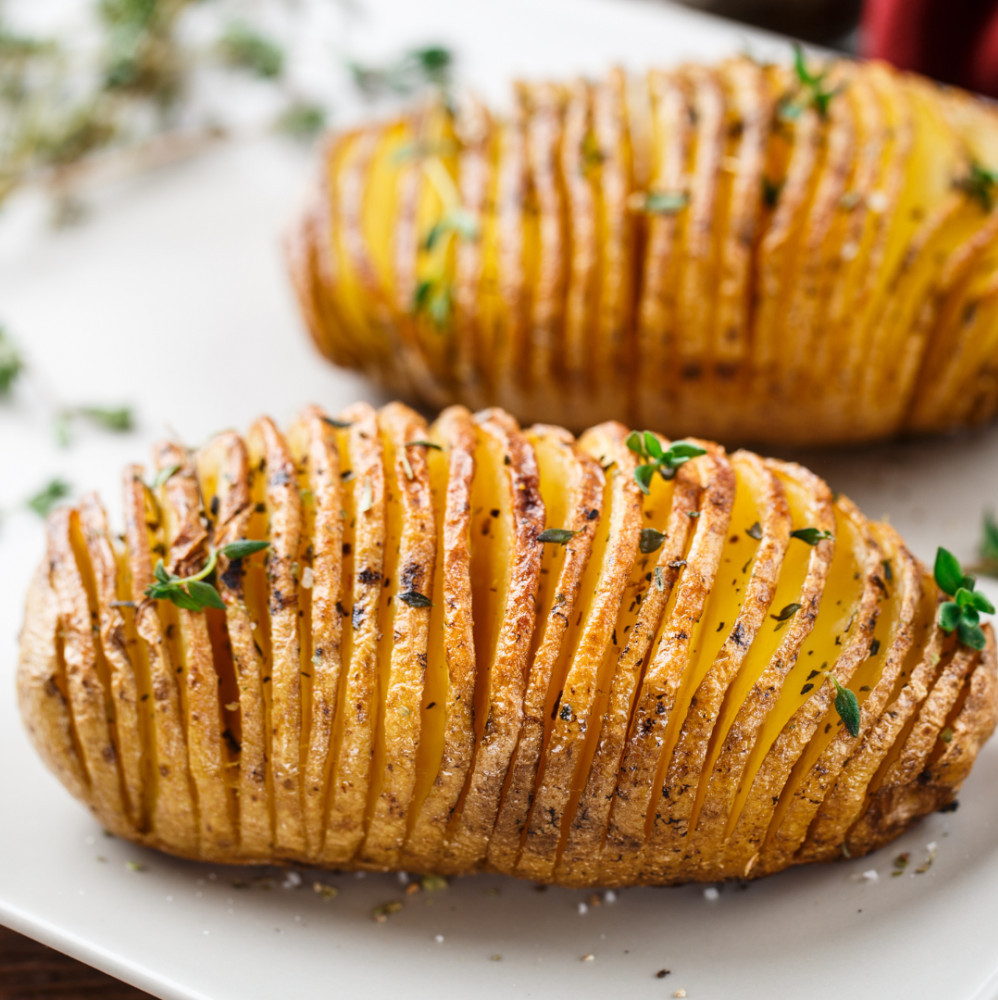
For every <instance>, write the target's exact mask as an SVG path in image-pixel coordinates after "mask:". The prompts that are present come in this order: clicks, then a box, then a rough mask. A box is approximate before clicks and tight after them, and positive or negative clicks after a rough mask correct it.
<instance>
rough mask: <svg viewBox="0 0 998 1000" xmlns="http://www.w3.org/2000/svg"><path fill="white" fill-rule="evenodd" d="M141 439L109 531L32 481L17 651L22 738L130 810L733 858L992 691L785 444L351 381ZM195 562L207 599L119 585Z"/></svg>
mask: <svg viewBox="0 0 998 1000" xmlns="http://www.w3.org/2000/svg"><path fill="white" fill-rule="evenodd" d="M701 445H702V448H701V447H700V446H701ZM635 447H637V448H638V450H639V451H643V452H645V455H644V457H643V458H642V456H640V455H639V454H637V453H636V452H635V450H634V448H635ZM663 448H664V449H665V450H664V452H663V450H662V449H663ZM701 450H702V452H703V453H702V454H698V455H696V457H692V458H688V460H686V461H685V462H683V461H682V459H683V458H684V457H687V456H689V455H691V453H692V454H695V453H698V452H700V451H701ZM658 456H664V457H661V458H660V457H658ZM670 456H675V458H674V461H673V462H672V463H671V464H670V462H669V458H670ZM649 465H650V466H656V467H658V468H661V470H662V472H663V475H659V474H658V473H657V472H655V471H654V470H653V474H652V475H651V477H650V480H649V476H648V475H647V473H646V472H643V471H642V466H649ZM156 468H157V469H158V470H159V471H158V474H156V475H155V480H154V485H153V486H152V487H150V486H149V485H147V483H146V481H145V475H144V473H143V470H142V469H141V468H140V467H137V466H135V467H131V468H129V469H127V470H126V472H125V476H124V512H125V531H124V534H123V535H120V536H119V535H117V534H114V533H113V532H112V530H111V528H109V526H108V523H107V519H106V516H105V513H104V510H103V508H102V506H101V504H100V502H99V501H98V500H97V499H96V498H95V497H89V498H87V499H85V500H84V501H83V502H82V503H81V504H80V505H79V506H78V507H76V508H74V509H63V510H60V511H58V512H57V513H55V514H54V515H53V516H52V517H51V519H50V521H49V523H48V552H47V556H46V558H45V561H44V562H43V564H42V566H41V567H40V569H39V571H38V575H37V577H36V579H35V581H34V583H33V585H32V588H31V591H30V596H29V599H28V607H27V617H26V621H25V626H24V632H23V639H22V648H21V661H20V670H19V678H18V683H19V691H20V700H21V707H22V711H23V715H24V719H25V721H26V723H27V726H28V729H29V731H30V733H31V736H32V738H33V740H34V742H35V744H36V745H37V748H38V750H39V752H40V753H41V755H42V756H43V757H44V758H45V760H46V761H47V763H48V764H49V766H50V767H51V768H52V769H53V770H54V771H55V772H56V774H57V775H58V776H59V777H60V778H61V779H62V781H63V782H64V784H65V785H66V786H67V787H68V788H69V789H70V791H72V792H73V793H74V794H75V795H76V796H77V797H78V798H80V799H82V800H83V801H84V802H85V803H87V805H89V806H90V808H91V809H92V810H93V811H94V813H95V814H96V816H97V817H98V819H99V820H100V822H101V823H103V824H104V825H105V826H106V827H107V828H108V829H109V830H111V831H113V832H114V833H116V834H118V835H120V836H122V837H126V838H129V839H131V840H134V841H137V842H139V843H142V844H148V845H150V846H154V847H158V848H162V849H163V850H166V851H170V852H172V853H175V854H179V855H183V856H187V857H191V858H203V859H210V860H212V861H222V862H271V861H281V862H297V863H304V864H314V865H323V866H328V867H335V868H351V867H353V868H371V869H386V868H406V869H411V870H418V871H427V872H438V873H458V872H469V871H475V870H482V869H485V870H492V871H499V872H506V873H510V874H513V875H519V876H524V877H529V878H532V879H537V880H539V881H542V882H548V881H551V882H558V883H562V884H566V885H596V884H601V885H626V884H631V883H672V882H683V881H689V880H714V879H722V878H729V877H736V876H737V877H755V876H758V875H761V874H764V873H768V872H773V871H776V870H778V869H782V868H785V867H787V866H788V865H792V864H797V863H800V862H806V861H819V860H826V859H831V858H835V857H838V856H840V855H841V854H842V853H843V852H845V851H848V852H849V853H851V854H853V855H855V854H859V853H863V852H866V851H869V850H871V849H873V848H874V847H876V846H878V845H880V844H883V843H884V842H886V841H888V840H890V839H891V838H892V837H895V836H896V835H897V834H899V833H900V832H901V831H902V830H904V829H905V828H906V827H907V826H908V825H909V824H910V823H912V822H913V821H914V820H916V819H917V818H919V817H921V816H923V815H925V814H927V813H929V812H931V811H933V810H935V809H938V808H940V807H943V806H945V805H947V804H949V803H950V802H951V801H952V800H953V797H954V795H955V794H956V791H957V789H958V788H959V786H960V783H961V782H962V781H963V779H964V778H965V777H966V775H967V773H968V771H969V769H970V767H971V764H972V763H973V761H974V758H975V756H976V754H977V752H978V750H979V748H980V746H981V744H982V743H983V741H984V740H985V739H986V738H987V737H988V735H989V734H990V733H991V731H992V729H993V727H994V725H995V718H996V713H998V701H996V683H995V670H996V662H995V644H994V637H993V635H992V632H991V629H990V627H989V626H988V627H985V631H984V636H983V637H981V638H980V643H979V644H981V645H982V646H983V649H982V650H981V651H976V650H975V649H972V648H970V647H969V646H965V645H962V644H960V643H958V642H957V641H956V638H955V635H953V634H945V633H944V632H943V631H941V629H940V627H939V626H938V625H937V624H936V617H937V607H938V605H939V601H940V593H939V590H938V588H937V586H936V584H935V582H934V580H933V578H932V576H930V575H928V574H927V573H926V571H925V569H924V568H923V567H922V566H921V565H920V564H919V563H918V562H917V561H916V560H915V559H914V558H913V557H912V555H911V554H910V553H909V551H908V550H907V549H906V548H905V546H904V543H903V542H902V541H901V540H900V539H899V538H898V536H897V535H896V534H895V533H894V531H893V530H892V529H891V528H890V527H889V526H888V525H885V524H877V523H871V522H869V521H867V520H866V518H864V517H863V515H862V514H860V512H859V511H858V510H857V509H856V508H855V507H854V506H853V504H852V503H850V502H849V501H848V500H847V499H845V498H844V497H835V496H834V495H833V494H832V493H831V492H830V491H829V489H828V487H827V486H826V485H825V484H824V483H823V482H822V481H821V480H819V479H817V478H816V477H815V476H814V475H812V474H811V473H809V472H807V471H806V470H804V469H802V468H801V467H799V466H797V465H792V464H787V463H783V462H777V461H772V460H766V459H762V458H759V457H758V456H757V455H754V454H751V453H749V452H736V453H734V454H727V453H726V452H725V451H724V450H722V449H721V448H719V447H717V446H715V445H712V444H709V443H703V442H700V443H699V444H697V445H696V446H693V445H690V444H689V443H680V444H679V445H678V446H677V447H675V448H671V449H670V448H669V447H668V442H665V443H664V444H663V443H661V442H660V439H658V438H654V437H653V436H652V435H645V436H643V437H639V438H637V441H636V439H635V438H634V437H631V438H630V439H628V435H627V432H626V431H625V430H624V428H622V427H621V426H620V425H619V424H615V423H608V424H603V425H601V426H598V427H594V428H592V429H590V430H588V431H586V432H585V433H584V434H583V435H582V436H581V437H580V438H579V439H578V440H576V439H574V438H573V437H572V436H571V435H570V434H569V433H568V432H566V431H564V430H562V429H560V428H557V427H552V426H537V427H533V428H531V429H529V430H521V429H520V428H519V427H518V426H517V424H516V423H515V422H514V421H513V419H512V418H511V417H509V416H508V415H507V414H506V413H504V412H502V411H501V410H487V411H485V412H483V413H479V414H477V415H475V416H472V415H471V414H470V413H469V412H468V411H466V410H464V409H462V408H458V407H454V408H451V409H449V410H446V411H445V412H444V413H443V414H442V415H441V416H440V417H439V418H438V419H437V420H436V422H434V423H433V424H432V425H431V426H429V427H427V425H426V424H425V422H424V421H423V420H422V418H421V417H419V416H418V415H417V414H415V413H414V412H412V411H411V410H409V409H407V408H405V407H404V406H401V405H400V404H391V405H389V406H386V407H385V408H384V409H382V410H380V411H375V410H373V409H372V408H371V407H369V406H367V405H366V404H358V405H356V406H354V407H352V408H351V409H349V410H348V411H346V412H345V413H343V414H341V415H340V418H339V419H338V420H331V419H329V418H328V417H325V416H324V415H323V414H322V413H321V412H320V411H319V410H318V409H310V410H307V411H306V412H305V413H304V414H303V415H302V417H301V418H300V419H299V420H298V421H297V422H296V423H295V424H293V425H292V426H291V427H290V429H289V430H288V431H287V432H286V433H285V434H283V435H282V434H281V433H280V432H279V431H278V430H277V428H276V427H275V426H274V424H273V423H271V422H270V421H269V420H266V419H264V420H260V421H259V422H258V423H257V424H255V425H254V426H253V428H252V429H251V430H250V433H249V434H248V435H247V436H246V437H245V438H241V437H239V436H238V435H236V434H235V433H231V432H230V433H225V434H222V435H220V436H218V437H216V438H215V439H214V440H212V441H211V442H210V443H209V444H208V445H206V446H205V447H204V448H202V449H201V450H200V451H198V452H196V453H193V454H189V453H188V452H187V451H186V450H184V449H181V448H179V447H177V446H176V445H173V444H164V445H162V446H160V447H159V448H158V449H157V451H156ZM667 477H671V478H667ZM645 485H646V486H647V489H648V493H647V494H646V493H645V492H643V486H645ZM252 540H257V541H258V545H257V546H253V545H247V543H248V542H250V541H252ZM262 543H269V545H267V547H266V548H262V547H261V546H262ZM233 546H235V548H233ZM253 548H259V549H260V551H256V552H250V551H249V550H250V549H253ZM226 552H228V553H229V554H228V555H226ZM159 560H162V562H163V564H164V565H163V566H160V567H157V563H158V561H159ZM194 576H199V577H201V580H200V581H197V583H200V584H201V588H200V589H199V588H198V586H197V583H190V584H188V585H180V586H181V589H183V590H184V595H185V598H186V603H189V602H190V600H191V597H190V596H189V595H194V596H197V595H202V596H203V592H204V586H205V585H206V584H209V583H211V582H212V581H214V586H215V587H216V588H217V593H218V595H219V598H220V599H218V598H216V599H214V600H211V601H208V602H207V604H208V606H207V607H204V608H203V609H202V610H191V609H189V608H186V607H181V606H177V605H176V604H175V603H174V602H173V600H171V599H169V598H168V597H162V596H161V597H155V596H154V597H149V596H147V590H148V589H149V588H150V587H151V588H153V590H152V592H153V594H156V593H162V591H157V590H156V587H157V586H159V587H164V586H165V587H166V588H167V589H169V588H170V587H171V586H178V585H176V584H175V582H174V581H173V578H174V577H179V578H185V579H186V578H190V577H194ZM164 580H165V581H166V583H165V584H164ZM182 603H185V601H184V599H182ZM212 604H217V605H218V607H213V606H211V605H212ZM195 607H197V603H196V602H195ZM839 686H841V689H842V693H841V694H840V693H839ZM850 702H851V703H852V705H854V706H855V708H856V711H855V712H854V713H853V714H850V712H849V711H847V710H846V708H847V707H848V705H849V703H850Z"/></svg>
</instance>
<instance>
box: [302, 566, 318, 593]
mask: <svg viewBox="0 0 998 1000" xmlns="http://www.w3.org/2000/svg"><path fill="white" fill-rule="evenodd" d="M313 583H315V574H314V573H313V572H312V567H311V566H306V567H305V569H304V571H303V572H302V575H301V585H302V587H303V588H304V589H305V590H311V589H312V584H313Z"/></svg>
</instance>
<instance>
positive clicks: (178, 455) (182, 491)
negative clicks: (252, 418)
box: [156, 442, 238, 859]
mask: <svg viewBox="0 0 998 1000" xmlns="http://www.w3.org/2000/svg"><path fill="white" fill-rule="evenodd" d="M156 466H157V469H159V470H160V471H166V470H170V469H176V471H175V472H174V473H173V474H172V475H171V476H169V477H168V478H167V480H166V482H165V483H164V484H163V485H162V486H161V487H160V489H159V504H160V509H161V511H162V513H163V533H164V539H165V541H166V544H167V546H168V548H167V554H168V558H167V560H166V564H167V569H168V571H169V572H171V573H174V574H176V575H177V576H181V577H184V576H190V575H191V574H192V573H196V572H197V571H198V570H200V569H201V567H202V565H203V564H204V562H205V560H206V558H207V547H208V543H209V538H208V533H207V531H206V530H205V525H204V511H203V509H202V507H201V496H200V491H199V489H198V483H197V479H196V477H195V472H194V467H193V464H192V463H191V462H190V460H189V458H188V455H187V453H186V452H185V451H184V450H183V449H182V448H180V447H179V446H178V445H175V444H173V443H171V442H164V443H162V444H160V445H158V446H157V448H156ZM175 610H176V613H175V615H174V621H173V622H171V624H172V625H173V626H174V629H175V631H174V636H173V639H172V640H171V638H170V635H169V633H170V627H169V626H167V641H168V642H171V641H172V643H173V648H174V650H175V651H176V655H177V659H176V666H177V670H178V676H179V677H180V679H181V682H182V685H183V686H182V688H181V704H182V705H183V707H184V712H185V719H184V723H185V731H186V733H187V753H188V760H189V762H190V769H191V779H192V781H193V784H194V791H195V794H196V796H197V807H198V818H199V822H200V848H199V849H200V851H201V854H202V855H203V856H204V857H206V858H211V859H214V858H218V857H225V856H227V855H229V854H231V852H232V851H233V850H234V849H235V848H236V845H237V842H238V838H237V833H236V826H235V820H236V804H235V795H234V793H233V792H232V791H231V790H230V785H229V777H228V770H229V768H228V765H229V763H230V762H231V757H230V753H231V751H230V748H229V745H228V742H227V741H226V740H225V739H224V738H223V735H222V733H223V731H224V729H225V727H224V726H223V724H222V706H221V703H220V700H219V696H220V691H221V679H220V676H219V672H220V671H222V670H226V669H227V668H228V669H229V670H231V662H229V663H226V661H225V658H224V657H223V656H221V655H219V650H217V649H216V648H214V647H213V646H212V641H211V635H210V632H209V624H208V619H209V614H212V615H214V614H219V613H220V612H216V611H215V610H214V609H210V610H209V612H205V613H202V612H195V611H188V610H187V609H185V608H177V609H175Z"/></svg>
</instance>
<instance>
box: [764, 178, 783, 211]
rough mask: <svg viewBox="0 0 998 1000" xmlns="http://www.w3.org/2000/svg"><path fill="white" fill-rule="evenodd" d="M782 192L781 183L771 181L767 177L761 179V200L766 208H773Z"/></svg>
mask: <svg viewBox="0 0 998 1000" xmlns="http://www.w3.org/2000/svg"><path fill="white" fill-rule="evenodd" d="M782 191H783V181H772V180H770V179H769V178H768V177H763V179H762V200H763V203H764V204H765V205H766V207H767V208H775V207H776V203H777V202H778V201H779V200H780V194H781V192H782Z"/></svg>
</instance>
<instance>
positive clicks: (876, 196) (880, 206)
mask: <svg viewBox="0 0 998 1000" xmlns="http://www.w3.org/2000/svg"><path fill="white" fill-rule="evenodd" d="M866 203H867V205H869V206H870V211H871V212H883V211H884V210H885V209H886V208H887V195H885V194H884V192H883V191H874V192H873V193H872V194H871V195H870V196H869V197H868V198H867V199H866Z"/></svg>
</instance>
